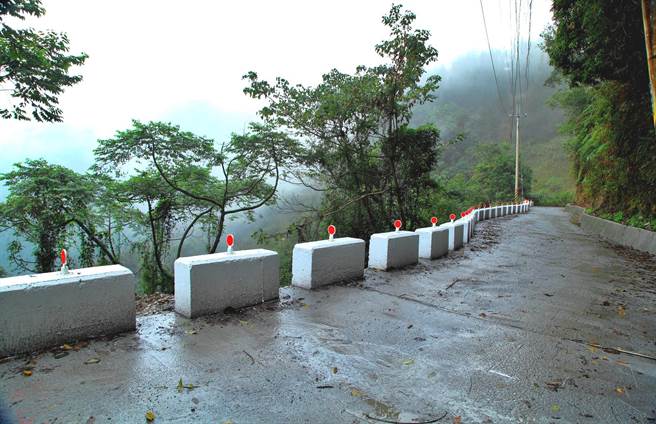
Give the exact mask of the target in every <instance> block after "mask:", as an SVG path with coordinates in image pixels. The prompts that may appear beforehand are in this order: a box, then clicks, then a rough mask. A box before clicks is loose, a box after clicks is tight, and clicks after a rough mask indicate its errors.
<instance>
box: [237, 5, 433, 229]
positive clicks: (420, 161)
mask: <svg viewBox="0 0 656 424" xmlns="http://www.w3.org/2000/svg"><path fill="white" fill-rule="evenodd" d="M414 20H415V15H414V14H413V13H412V12H409V11H402V10H401V6H398V5H397V6H393V7H392V9H391V10H390V12H389V14H388V15H387V16H385V17H383V23H384V24H385V25H386V26H387V27H388V28H389V30H390V38H389V39H388V40H385V41H383V42H381V43H379V44H378V45H377V46H376V52H377V53H378V54H379V55H380V56H381V57H382V58H383V60H384V63H383V64H381V65H379V66H376V67H371V68H370V67H366V66H359V67H358V68H357V70H356V72H355V74H352V75H351V74H345V73H342V72H339V71H337V70H332V71H330V72H329V73H327V74H325V75H323V79H322V82H321V83H320V84H319V85H317V86H315V87H305V86H302V85H292V84H290V83H289V82H288V81H287V80H285V79H283V78H278V79H277V80H276V82H275V83H274V84H271V83H269V82H267V81H262V80H260V79H259V78H258V76H257V74H256V73H255V72H249V73H248V74H247V75H245V76H244V78H245V79H247V80H248V81H249V86H248V87H246V88H245V90H244V92H245V93H246V94H248V95H250V96H251V97H253V98H258V99H259V98H263V99H265V101H266V102H267V104H266V106H265V107H263V108H262V109H261V110H260V112H259V114H260V116H261V117H262V118H263V119H264V120H265V122H267V123H268V124H269V125H275V126H276V127H279V128H281V129H282V130H284V131H290V132H292V133H294V134H295V135H297V136H298V137H299V138H302V139H303V140H305V141H306V145H305V148H304V149H303V150H302V151H301V152H300V155H299V166H297V167H296V168H295V169H291V170H290V171H289V172H288V173H287V178H288V179H289V180H290V181H295V182H297V183H298V184H302V185H304V186H306V187H310V188H312V189H315V190H318V191H321V192H322V193H323V200H322V203H321V205H320V207H319V208H316V209H314V210H313V212H314V216H312V217H308V218H307V219H305V220H304V221H301V222H299V223H298V232H299V240H300V241H303V240H308V239H316V238H317V236H318V233H319V231H321V232H323V230H322V229H323V228H324V227H325V225H326V224H327V223H328V222H331V223H333V224H335V225H337V227H338V228H340V234H345V235H346V234H348V235H353V236H359V237H363V238H366V237H367V236H368V235H369V234H371V233H372V232H376V231H380V230H381V229H388V228H390V225H391V222H392V220H393V219H395V218H401V219H402V220H404V221H405V223H406V225H409V226H413V225H416V224H418V222H419V220H420V216H422V214H423V212H422V211H423V210H424V209H427V208H428V209H430V208H431V205H430V203H429V198H430V195H431V192H432V191H433V190H434V189H435V182H434V180H432V179H431V178H430V173H431V171H432V170H433V169H434V167H435V165H436V163H437V159H438V157H439V154H440V149H441V145H440V144H439V140H440V136H439V131H438V130H437V129H436V128H435V127H433V126H423V127H419V128H411V127H410V126H409V125H408V123H409V120H410V115H411V111H412V109H413V107H414V106H416V105H419V104H422V103H424V102H426V101H429V100H431V99H432V98H433V95H432V94H431V93H433V92H434V91H435V90H436V89H437V87H438V82H439V76H437V75H433V76H430V77H428V78H426V79H425V80H423V82H422V78H423V75H424V72H425V71H424V67H425V66H426V65H428V64H430V63H431V62H433V61H435V60H436V59H437V51H436V50H435V49H434V48H433V47H431V46H429V45H428V44H427V41H428V38H429V35H430V34H429V32H428V31H425V30H421V29H413V27H412V24H413V23H414ZM320 229H321V230H320Z"/></svg>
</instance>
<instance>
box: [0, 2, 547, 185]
mask: <svg viewBox="0 0 656 424" xmlns="http://www.w3.org/2000/svg"><path fill="white" fill-rule="evenodd" d="M510 3H511V2H510V0H484V1H483V4H484V7H485V12H486V18H487V23H488V30H489V33H490V39H491V42H492V46H493V48H498V49H506V48H508V47H509V46H510V42H511V41H510V40H511V33H510V31H511V27H512V25H511V24H510V10H509V9H508V8H509V4H510ZM528 3H529V0H524V1H523V2H522V8H523V18H522V22H523V25H524V28H523V29H522V33H523V34H524V36H526V34H527V28H526V24H527V22H528ZM391 4H392V3H391V2H387V1H381V0H369V1H357V0H348V1H344V0H331V1H322V2H319V1H307V0H306V1H291V0H289V1H280V0H276V1H271V0H268V1H267V0H262V1H231V2H224V1H209V0H208V1H186V2H181V1H179V0H178V1H164V0H152V1H151V0H149V1H146V0H139V1H134V0H132V1H112V2H101V1H91V0H66V1H62V0H59V1H56V0H45V1H44V6H45V8H46V11H47V13H46V15H45V16H44V17H43V18H40V19H38V20H35V21H31V22H30V24H31V25H33V26H35V27H37V28H48V29H54V30H57V31H64V32H66V33H68V35H69V38H70V40H71V47H72V51H73V52H75V53H77V52H80V51H84V52H86V53H87V54H89V56H90V57H89V59H88V60H87V62H86V63H85V65H84V66H82V67H79V68H77V69H75V71H76V72H78V73H80V74H82V75H83V76H84V80H83V81H82V82H81V83H80V84H77V85H76V86H74V87H71V88H68V89H67V90H66V92H65V94H64V95H63V96H61V98H60V100H61V107H62V109H63V110H64V122H63V123H56V124H46V123H38V122H17V121H11V120H3V121H2V122H0V147H1V148H2V152H3V154H2V156H0V172H6V171H7V170H9V168H10V166H11V164H12V163H14V162H17V161H21V160H24V159H25V158H26V157H30V158H38V157H44V158H46V159H48V160H49V161H51V162H55V163H60V164H63V165H66V166H70V167H72V168H74V169H76V170H79V171H81V170H84V169H86V168H87V167H88V166H89V165H90V163H91V160H92V152H91V151H92V149H93V148H94V146H95V143H96V140H97V139H98V138H107V137H111V136H112V135H113V134H114V132H115V131H116V130H120V129H125V128H127V127H129V126H130V120H131V119H133V118H134V119H139V120H143V121H147V120H165V121H170V122H173V123H176V124H179V125H181V126H182V127H183V128H184V129H187V130H191V131H194V132H196V133H198V134H201V135H206V136H210V137H214V138H215V139H223V138H225V137H227V136H228V135H229V134H230V133H231V132H239V131H242V129H243V128H244V126H245V124H246V123H248V122H249V121H250V120H252V119H254V118H255V112H256V111H257V109H258V108H259V107H260V106H261V105H260V104H258V103H257V102H255V101H253V100H251V99H249V98H247V97H246V96H245V95H244V94H243V93H242V89H243V88H244V81H242V80H241V76H242V75H243V74H244V73H246V72H247V71H249V70H254V71H256V72H257V73H258V74H259V75H260V76H262V77H264V78H267V79H272V78H275V77H276V76H284V77H285V78H287V79H288V80H290V81H291V82H292V83H297V82H300V83H304V84H314V83H316V82H318V81H319V80H320V77H321V74H322V73H325V72H327V71H328V70H330V69H331V68H337V69H339V70H341V71H345V72H352V71H354V69H355V66H357V65H359V64H364V65H372V64H376V63H377V62H378V61H379V58H378V57H377V56H376V54H375V52H374V49H373V46H374V45H375V44H376V43H377V42H379V41H380V40H382V39H384V38H385V37H386V35H387V34H386V30H385V27H384V26H383V24H382V23H381V19H380V18H381V16H382V15H383V14H385V13H386V12H387V11H388V10H389V8H390V6H391ZM403 4H404V6H405V7H407V8H409V9H411V10H412V11H414V12H415V13H416V14H417V27H420V28H426V29H429V30H430V31H431V33H432V39H431V44H432V45H433V46H435V47H436V48H437V49H438V51H439V53H440V57H439V61H438V64H437V65H438V66H448V64H449V63H450V62H452V61H453V60H454V59H455V58H457V57H458V56H461V55H464V54H466V53H469V52H472V51H474V52H480V51H487V44H486V39H485V32H484V29H483V21H482V17H481V10H480V4H479V1H478V0H457V1H456V0H451V1H447V0H413V1H405V2H403ZM513 5H514V0H513ZM549 8H550V2H549V1H546V0H535V1H533V15H532V31H531V32H532V37H533V39H537V38H538V36H539V33H540V32H541V31H542V30H543V29H544V27H545V26H546V25H547V24H548V22H549V20H550V11H549ZM497 66H500V67H501V68H502V67H503V65H497ZM1 94H2V93H1V92H0V95H1ZM0 101H2V98H1V97H0Z"/></svg>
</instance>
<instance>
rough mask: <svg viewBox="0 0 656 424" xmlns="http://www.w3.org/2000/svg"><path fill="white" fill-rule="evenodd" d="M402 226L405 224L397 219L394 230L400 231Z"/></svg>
mask: <svg viewBox="0 0 656 424" xmlns="http://www.w3.org/2000/svg"><path fill="white" fill-rule="evenodd" d="M401 225H403V223H402V222H401V220H400V219H397V220H395V221H394V228H396V231H399V229H400V228H401Z"/></svg>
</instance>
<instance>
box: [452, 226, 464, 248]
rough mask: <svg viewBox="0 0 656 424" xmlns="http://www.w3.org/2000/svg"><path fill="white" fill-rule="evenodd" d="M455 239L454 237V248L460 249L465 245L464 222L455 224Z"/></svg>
mask: <svg viewBox="0 0 656 424" xmlns="http://www.w3.org/2000/svg"><path fill="white" fill-rule="evenodd" d="M453 231H454V239H453V250H458V249H460V248H462V246H464V234H463V233H464V231H465V226H464V224H463V223H462V222H456V223H454V225H453Z"/></svg>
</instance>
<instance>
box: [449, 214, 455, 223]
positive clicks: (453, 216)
mask: <svg viewBox="0 0 656 424" xmlns="http://www.w3.org/2000/svg"><path fill="white" fill-rule="evenodd" d="M449 219H450V220H451V221H453V220H454V219H456V214H454V213H452V214H451V215H449Z"/></svg>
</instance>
